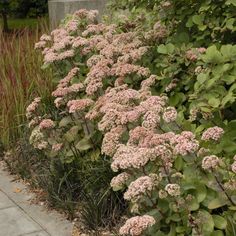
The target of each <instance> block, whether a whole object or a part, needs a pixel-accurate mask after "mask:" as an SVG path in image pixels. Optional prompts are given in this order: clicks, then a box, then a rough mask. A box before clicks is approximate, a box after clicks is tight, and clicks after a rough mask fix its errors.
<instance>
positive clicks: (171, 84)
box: [165, 79, 179, 92]
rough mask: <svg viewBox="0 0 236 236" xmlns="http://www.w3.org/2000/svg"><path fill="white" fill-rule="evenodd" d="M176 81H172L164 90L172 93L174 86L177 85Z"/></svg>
mask: <svg viewBox="0 0 236 236" xmlns="http://www.w3.org/2000/svg"><path fill="white" fill-rule="evenodd" d="M178 81H179V80H178V79H173V80H172V81H171V82H170V83H169V84H168V85H167V86H166V88H165V91H166V92H170V91H172V90H173V89H174V88H176V86H177V85H178V84H177V83H178Z"/></svg>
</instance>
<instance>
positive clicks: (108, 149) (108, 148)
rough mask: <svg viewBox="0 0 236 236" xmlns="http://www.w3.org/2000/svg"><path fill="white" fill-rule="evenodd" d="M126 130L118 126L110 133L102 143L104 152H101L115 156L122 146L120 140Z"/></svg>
mask: <svg viewBox="0 0 236 236" xmlns="http://www.w3.org/2000/svg"><path fill="white" fill-rule="evenodd" d="M125 130H126V129H125V128H124V127H122V126H118V127H116V128H114V129H112V130H111V131H110V132H107V133H106V134H105V135H104V138H103V141H102V150H101V152H102V153H104V154H106V155H108V156H111V157H112V156H113V155H114V154H115V152H116V150H117V148H118V146H119V144H120V142H119V141H120V138H121V136H122V134H123V133H124V131H125Z"/></svg>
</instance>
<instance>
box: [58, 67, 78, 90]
mask: <svg viewBox="0 0 236 236" xmlns="http://www.w3.org/2000/svg"><path fill="white" fill-rule="evenodd" d="M79 70H80V69H79V68H78V67H74V68H73V69H71V71H70V72H69V73H68V74H67V76H66V77H65V78H63V79H62V80H60V82H59V84H58V86H57V87H58V88H59V87H60V88H63V87H66V86H68V84H69V83H70V82H71V80H72V79H73V78H74V77H75V75H76V74H77V73H78V72H79Z"/></svg>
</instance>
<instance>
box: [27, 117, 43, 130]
mask: <svg viewBox="0 0 236 236" xmlns="http://www.w3.org/2000/svg"><path fill="white" fill-rule="evenodd" d="M40 120H41V116H37V117H34V118H33V119H32V120H31V121H30V122H29V124H28V126H29V128H32V127H34V126H36V125H38V124H39V122H40Z"/></svg>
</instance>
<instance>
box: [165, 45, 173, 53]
mask: <svg viewBox="0 0 236 236" xmlns="http://www.w3.org/2000/svg"><path fill="white" fill-rule="evenodd" d="M166 49H167V53H168V54H172V53H173V52H174V51H175V46H174V45H173V44H172V43H168V44H167V45H166Z"/></svg>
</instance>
